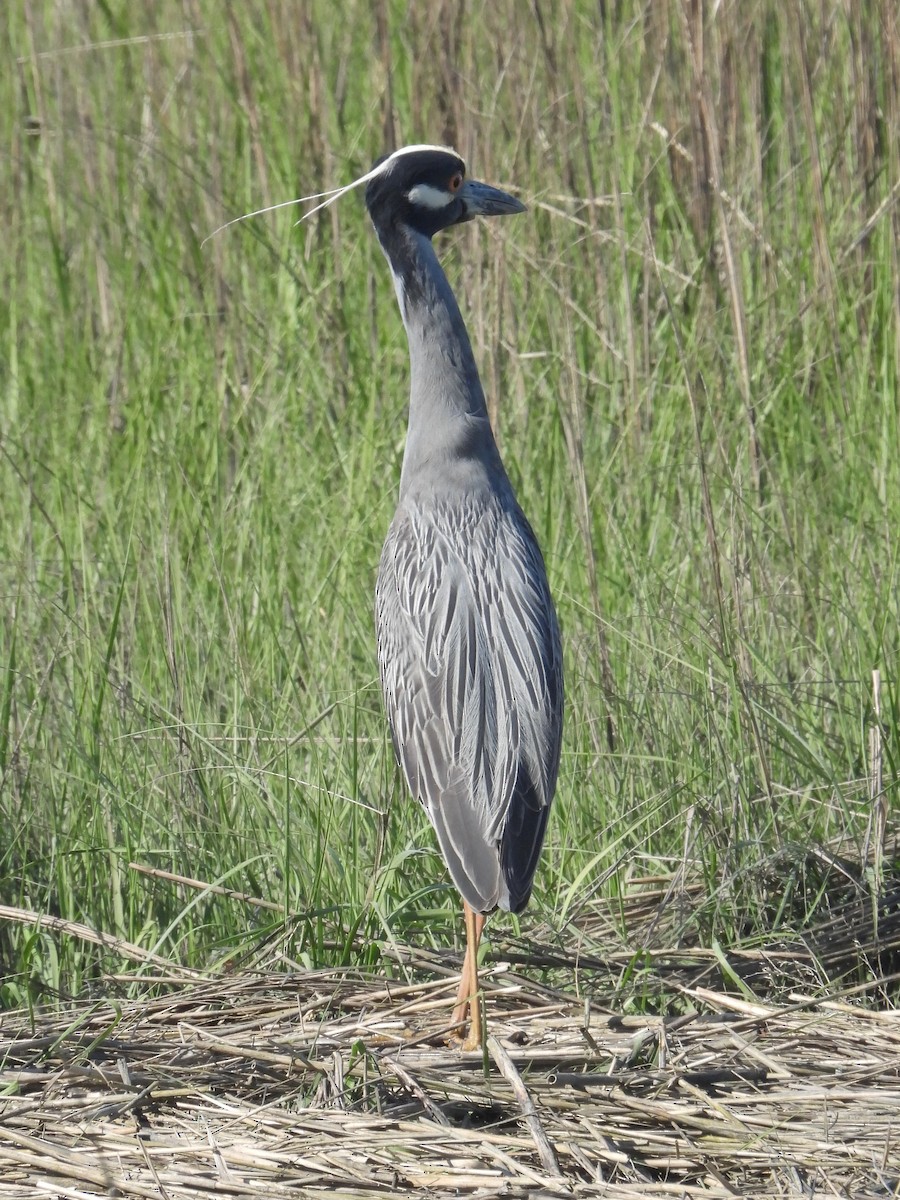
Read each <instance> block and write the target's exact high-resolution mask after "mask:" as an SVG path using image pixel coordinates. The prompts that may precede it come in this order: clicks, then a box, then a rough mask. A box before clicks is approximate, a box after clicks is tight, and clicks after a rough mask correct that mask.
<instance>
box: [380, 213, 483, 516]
mask: <svg viewBox="0 0 900 1200" xmlns="http://www.w3.org/2000/svg"><path fill="white" fill-rule="evenodd" d="M379 236H380V240H381V244H382V248H383V249H384V252H385V255H386V257H387V260H388V262H389V264H390V267H391V273H392V274H393V277H394V287H395V289H396V292H397V299H398V300H399V302H400V312H401V314H402V317H403V324H404V325H405V327H406V335H407V339H408V341H409V359H410V406H409V430H408V433H407V438H406V451H405V453H404V456H403V472H402V475H401V481H400V493H401V495H403V494H404V492H406V491H408V490H409V489H410V488H414V487H415V486H417V483H421V480H422V479H423V478H425V479H435V478H447V477H450V476H452V475H453V474H454V472H457V473H459V471H462V473H465V472H468V473H469V474H472V473H473V472H474V473H475V475H478V474H479V471H478V468H479V467H482V468H483V471H482V472H481V473H482V474H484V475H485V477H491V475H492V474H493V475H496V477H497V478H503V479H505V475H504V474H503V468H502V466H500V458H499V454H498V452H497V447H496V443H495V442H494V435H493V433H492V431H491V426H490V421H489V420H488V414H487V406H486V404H485V399H484V390H483V388H482V386H481V380H480V379H479V377H478V368H477V367H476V366H475V357H474V355H473V354H472V345H471V343H470V341H469V335H468V332H467V331H466V327H465V324H464V322H463V319H462V315H461V313H460V311H459V305H458V304H457V303H456V298H455V296H454V295H453V291H452V289H451V287H450V284H449V283H448V282H447V277H446V275H445V274H444V271H443V268H442V267H441V264H440V262H439V261H438V257H437V254H436V253H435V251H434V247H433V246H432V244H431V241H430V239H429V238H427V237H424V236H423V235H422V234H418V233H416V232H414V231H413V230H411V229H409V228H400V229H397V230H395V231H394V233H393V235H391V236H387V237H385V236H382V235H381V231H379Z"/></svg>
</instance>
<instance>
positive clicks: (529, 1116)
mask: <svg viewBox="0 0 900 1200" xmlns="http://www.w3.org/2000/svg"><path fill="white" fill-rule="evenodd" d="M487 1044H488V1050H490V1052H491V1058H492V1059H493V1060H494V1063H495V1064H496V1067H497V1070H498V1071H499V1072H500V1074H501V1075H502V1076H503V1078H504V1079H505V1080H506V1082H507V1083H508V1084H509V1086H510V1087H511V1088H512V1090H513V1095H514V1096H515V1098H516V1100H517V1101H518V1103H519V1107H520V1108H521V1110H522V1116H523V1117H524V1118H525V1124H526V1125H527V1126H528V1132H529V1133H530V1134H531V1137H532V1139H533V1141H534V1144H535V1146H536V1147H537V1152H538V1154H539V1155H540V1158H541V1162H542V1163H543V1166H544V1170H545V1171H547V1172H548V1173H549V1174H550V1175H556V1176H561V1175H562V1171H561V1170H560V1169H559V1161H558V1160H557V1157H556V1151H555V1150H554V1149H553V1147H552V1146H551V1144H550V1139H549V1138H548V1137H547V1134H546V1133H545V1132H544V1127H543V1125H542V1124H541V1119H540V1117H539V1116H538V1114H537V1109H536V1108H535V1106H534V1101H533V1100H532V1099H531V1097H530V1096H529V1094H528V1089H527V1088H526V1087H525V1084H524V1082H523V1080H522V1076H521V1075H520V1074H519V1072H518V1071H517V1070H516V1064H515V1063H514V1062H513V1060H512V1059H511V1058H510V1056H509V1055H508V1054H507V1052H506V1051H505V1050H504V1048H503V1047H502V1046H501V1045H500V1043H499V1042H498V1041H497V1039H496V1038H495V1037H494V1035H493V1034H489V1035H488V1040H487Z"/></svg>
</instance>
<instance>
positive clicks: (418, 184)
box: [366, 146, 525, 238]
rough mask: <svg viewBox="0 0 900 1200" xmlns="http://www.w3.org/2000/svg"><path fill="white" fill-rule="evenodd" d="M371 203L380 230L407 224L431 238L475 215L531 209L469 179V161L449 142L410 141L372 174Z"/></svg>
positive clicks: (368, 198)
mask: <svg viewBox="0 0 900 1200" xmlns="http://www.w3.org/2000/svg"><path fill="white" fill-rule="evenodd" d="M366 207H367V208H368V210H369V215H370V216H371V218H372V221H373V222H374V224H375V228H376V229H378V230H383V229H389V228H391V227H396V226H398V225H405V226H407V227H409V228H411V229H414V230H416V231H417V232H418V233H421V234H424V236H425V237H429V238H430V237H433V236H434V235H435V234H436V233H438V232H439V231H440V230H441V229H448V228H449V227H450V226H451V225H459V224H461V223H462V222H463V221H471V220H473V218H475V217H502V216H505V215H507V214H510V213H520V212H524V211H525V205H524V204H523V203H522V202H521V200H517V199H516V198H515V196H510V195H508V194H507V193H506V192H501V191H500V189H499V188H495V187H491V186H490V185H489V184H486V183H479V182H478V181H477V180H475V179H467V178H466V164H465V163H464V162H463V160H462V159H461V158H460V157H459V155H458V154H457V153H456V151H455V150H450V149H447V148H445V147H443V146H404V147H403V148H402V149H400V150H395V151H394V153H393V154H389V155H387V156H386V157H385V158H382V159H379V160H378V162H377V163H376V164H375V166H374V167H373V168H372V170H371V171H370V172H369V175H368V186H367V187H366Z"/></svg>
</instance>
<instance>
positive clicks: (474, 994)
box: [453, 901, 485, 1050]
mask: <svg viewBox="0 0 900 1200" xmlns="http://www.w3.org/2000/svg"><path fill="white" fill-rule="evenodd" d="M463 915H464V917H465V921H466V957H465V959H464V960H463V969H462V974H461V975H460V978H459V991H458V992H457V993H456V1005H455V1006H454V1009H453V1023H454V1025H457V1024H461V1023H462V1022H463V1021H465V1019H466V1014H467V1013H469V1012H471V1021H470V1024H469V1033H468V1036H467V1037H465V1038H464V1041H463V1045H462V1048H463V1050H475V1049H477V1048H478V1047H479V1046H480V1045H481V1036H482V1034H481V1001H480V998H479V995H478V946H479V943H480V942H481V933H482V930H483V929H484V922H485V917H484V916H483V914H482V913H477V912H476V911H475V910H474V908H471V907H470V906H469V905H468V904H466V902H465V901H463ZM459 1036H461V1037H462V1036H463V1033H462V1031H461V1032H460V1035H459Z"/></svg>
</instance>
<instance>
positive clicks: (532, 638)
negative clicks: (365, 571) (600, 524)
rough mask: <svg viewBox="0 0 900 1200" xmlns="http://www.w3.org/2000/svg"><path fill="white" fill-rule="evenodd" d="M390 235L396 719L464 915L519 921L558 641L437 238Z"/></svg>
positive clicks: (404, 764)
mask: <svg viewBox="0 0 900 1200" xmlns="http://www.w3.org/2000/svg"><path fill="white" fill-rule="evenodd" d="M474 186H475V187H477V186H479V185H474ZM500 195H502V193H501V194H500ZM507 199H510V198H508V197H507ZM519 208H520V209H521V205H519ZM373 219H374V218H373ZM383 226H384V223H382V225H381V226H380V225H379V222H378V221H376V230H377V231H378V233H379V237H380V239H381V242H382V246H383V248H384V250H385V254H386V256H387V258H388V261H389V263H390V265H391V269H392V272H393V275H394V283H395V286H396V290H397V295H398V299H399V302H400V309H401V313H402V316H403V321H404V325H405V326H406V332H407V336H408V340H409V353H410V367H411V388H410V411H409V430H408V435H407V442H406V451H405V455H404V459H403V470H402V476H401V484H400V498H399V504H398V507H397V511H396V514H395V516H394V519H393V522H392V523H391V527H390V531H389V533H388V536H387V541H386V542H385V545H384V550H383V552H382V556H381V565H380V569H379V572H378V583H377V587H376V605H375V616H376V631H377V638H378V657H379V664H380V670H381V682H382V689H383V692H384V702H385V709H386V712H387V717H388V721H389V723H390V727H391V733H392V737H393V742H394V748H395V750H396V754H397V759H398V762H399V763H400V766H401V768H402V770H403V774H404V775H405V777H406V781H407V783H408V785H409V788H410V791H411V792H412V794H413V796H415V797H416V799H418V800H419V801H420V802H421V803H422V804H423V806H424V807H425V810H426V812H427V813H428V816H429V818H430V820H431V823H432V825H433V826H434V829H435V831H436V833H437V838H438V842H439V844H440V848H441V851H442V853H443V856H444V859H445V861H446V863H447V866H448V868H449V871H450V874H451V876H452V878H453V881H454V883H455V884H456V887H457V888H458V889H459V891H460V893H461V895H462V897H463V899H464V900H466V901H467V902H468V903H469V904H470V905H471V907H472V908H474V909H475V910H476V911H478V912H490V911H492V910H493V909H494V908H496V907H498V906H499V907H500V908H504V909H510V910H512V911H515V912H517V911H519V910H521V909H522V908H524V907H525V905H526V904H527V902H528V897H529V895H530V893H531V887H532V881H533V877H534V872H535V868H536V866H537V861H538V857H539V855H540V851H541V845H542V843H543V838H544V831H545V829H546V824H547V816H548V813H549V809H550V803H551V801H552V798H553V793H554V789H555V786H556V776H557V770H558V767H559V751H560V739H561V733H562V711H563V680H562V653H561V646H560V637H559V628H558V625H557V620H556V614H555V612H554V608H553V602H552V600H551V597H550V591H549V588H548V585H547V578H546V573H545V570H544V563H543V560H542V557H541V552H540V549H539V548H538V544H537V542H536V540H535V537H534V534H533V533H532V531H531V528H530V526H529V524H528V522H527V520H526V519H525V517H524V515H523V513H522V511H521V509H520V508H519V505H518V503H517V502H516V499H515V496H514V494H513V490H512V486H511V485H510V482H509V479H508V477H507V475H506V472H505V470H504V468H503V464H502V462H501V460H500V455H499V452H498V450H497V445H496V442H495V441H494V436H493V433H492V431H491V426H490V422H489V420H488V415H487V408H486V405H485V400H484V392H483V390H482V387H481V382H480V379H479V377H478V371H477V369H476V366H475V360H474V357H473V354H472V349H471V345H470V343H469V338H468V334H467V333H466V329H465V325H464V324H463V320H462V317H461V315H460V312H459V308H458V306H457V303H456V300H455V298H454V296H453V292H452V291H451V289H450V285H449V283H448V282H447V279H446V276H445V275H444V272H443V270H442V269H441V266H440V264H439V262H438V259H437V256H436V254H435V252H434V249H433V247H432V244H431V240H430V237H429V236H427V235H426V234H424V233H422V232H420V231H418V230H416V229H414V228H411V227H409V226H407V225H404V224H396V225H394V226H392V227H390V228H387V227H383Z"/></svg>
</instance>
